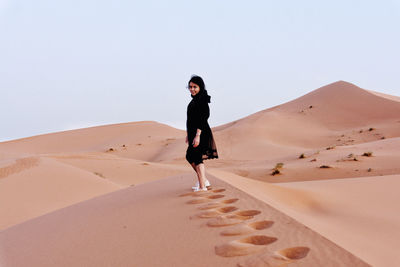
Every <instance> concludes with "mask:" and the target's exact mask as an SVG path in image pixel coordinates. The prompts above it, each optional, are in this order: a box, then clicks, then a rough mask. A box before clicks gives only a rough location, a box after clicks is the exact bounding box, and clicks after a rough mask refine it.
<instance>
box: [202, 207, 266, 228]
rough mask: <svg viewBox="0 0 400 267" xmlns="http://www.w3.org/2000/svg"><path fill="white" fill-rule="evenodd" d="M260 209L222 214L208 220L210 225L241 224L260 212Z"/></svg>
mask: <svg viewBox="0 0 400 267" xmlns="http://www.w3.org/2000/svg"><path fill="white" fill-rule="evenodd" d="M260 213H261V211H259V210H243V211H237V212H234V214H229V215H221V216H218V217H216V218H212V219H211V220H209V221H208V222H207V226H209V227H224V226H229V225H235V224H239V223H241V222H243V221H245V220H250V219H252V218H253V217H254V216H255V215H258V214H260Z"/></svg>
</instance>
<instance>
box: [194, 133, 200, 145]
mask: <svg viewBox="0 0 400 267" xmlns="http://www.w3.org/2000/svg"><path fill="white" fill-rule="evenodd" d="M199 144H200V135H196V137H195V138H194V139H193V143H192V145H193V147H198V146H199Z"/></svg>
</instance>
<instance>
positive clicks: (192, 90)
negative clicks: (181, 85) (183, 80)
mask: <svg viewBox="0 0 400 267" xmlns="http://www.w3.org/2000/svg"><path fill="white" fill-rule="evenodd" d="M189 91H190V93H191V94H192V96H195V95H197V94H198V93H199V92H200V87H199V86H198V85H197V84H195V83H192V82H190V83H189Z"/></svg>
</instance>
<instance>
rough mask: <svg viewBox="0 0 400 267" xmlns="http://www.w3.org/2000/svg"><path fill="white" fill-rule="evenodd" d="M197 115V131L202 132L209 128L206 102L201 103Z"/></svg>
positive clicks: (208, 108)
mask: <svg viewBox="0 0 400 267" xmlns="http://www.w3.org/2000/svg"><path fill="white" fill-rule="evenodd" d="M198 115H199V116H198V122H197V129H200V130H202V131H204V130H205V129H207V128H208V127H209V126H208V122H207V120H208V118H209V117H210V107H209V106H208V103H207V102H203V103H201V105H200V106H199V111H198Z"/></svg>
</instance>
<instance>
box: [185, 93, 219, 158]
mask: <svg viewBox="0 0 400 267" xmlns="http://www.w3.org/2000/svg"><path fill="white" fill-rule="evenodd" d="M209 102H210V96H209V95H208V94H207V92H206V91H205V90H204V91H202V92H199V93H198V94H197V95H195V96H193V99H192V101H190V103H189V105H188V107H187V120H186V132H187V136H188V148H187V150H186V160H187V161H188V162H189V163H195V165H198V164H200V163H202V162H203V160H206V159H213V158H218V152H217V147H216V145H215V141H214V137H213V134H212V132H211V128H210V125H209V124H208V121H207V120H208V118H209V117H210V108H209V106H208V103H209ZM197 129H200V130H201V134H200V144H199V146H197V147H193V144H192V143H193V139H194V138H195V136H196V132H197Z"/></svg>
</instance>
